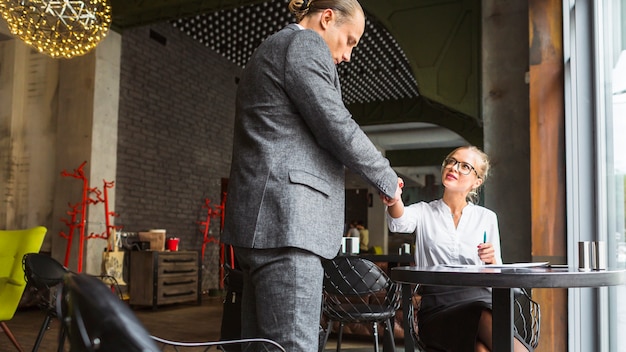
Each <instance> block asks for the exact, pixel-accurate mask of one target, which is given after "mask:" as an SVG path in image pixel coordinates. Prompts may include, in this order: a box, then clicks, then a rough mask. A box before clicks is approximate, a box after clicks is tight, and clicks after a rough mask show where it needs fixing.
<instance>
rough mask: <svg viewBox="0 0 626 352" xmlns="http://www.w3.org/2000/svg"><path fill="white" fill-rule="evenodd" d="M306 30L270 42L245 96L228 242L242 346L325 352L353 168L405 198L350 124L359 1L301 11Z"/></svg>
mask: <svg viewBox="0 0 626 352" xmlns="http://www.w3.org/2000/svg"><path fill="white" fill-rule="evenodd" d="M289 7H290V10H291V11H292V13H294V15H295V17H296V21H297V24H291V25H288V26H287V27H285V28H284V29H282V30H281V31H279V32H277V33H276V34H274V35H272V36H270V37H269V38H267V39H266V40H265V41H264V42H263V43H262V44H261V45H260V46H259V48H258V49H257V50H256V52H255V53H254V55H253V56H252V58H251V59H250V61H249V62H248V63H247V64H246V68H245V70H244V72H243V75H242V77H241V80H240V82H239V89H238V92H237V106H236V119H235V136H234V146H233V160H232V165H231V174H230V179H229V189H228V199H227V202H226V210H225V224H224V232H223V235H222V241H223V242H224V243H227V244H231V245H233V246H234V247H235V254H236V257H237V260H238V262H239V265H240V266H241V269H242V271H243V273H244V287H243V301H242V337H264V338H269V339H273V340H275V341H277V342H279V343H280V344H282V345H283V346H284V347H285V349H286V350H287V351H290V352H298V351H317V348H318V327H319V322H320V314H321V310H320V308H321V291H322V279H323V269H322V266H321V260H322V259H323V258H333V257H335V255H337V253H338V251H339V248H340V245H341V237H342V232H343V224H344V213H345V210H344V197H345V181H344V175H345V174H344V166H347V167H348V168H350V169H351V170H353V171H354V172H356V173H358V174H359V175H361V176H362V177H363V178H364V179H366V180H367V181H369V182H370V183H371V184H372V186H374V187H375V188H376V189H378V190H379V192H380V194H381V197H382V198H383V199H384V201H385V203H389V204H393V202H394V201H395V200H397V199H399V197H400V192H399V191H398V192H396V190H397V189H398V177H397V175H396V173H395V172H394V171H393V169H392V168H391V167H390V165H389V162H388V161H387V159H385V158H384V157H383V156H382V155H381V153H380V152H379V151H378V150H377V149H376V148H375V146H374V145H373V144H372V143H371V141H370V140H369V139H368V138H367V136H366V135H365V134H364V133H363V131H362V130H361V129H360V128H359V126H358V125H357V123H356V122H355V121H354V120H353V119H352V116H351V115H350V112H349V111H348V110H347V109H346V107H345V106H344V104H343V101H342V98H341V90H340V85H339V76H338V73H337V68H336V65H338V64H340V63H341V62H343V61H349V60H350V55H351V52H352V49H353V48H354V47H355V46H356V45H357V43H358V41H359V39H360V38H361V35H362V34H363V31H364V28H365V15H364V13H363V9H362V8H361V6H360V4H359V3H358V2H357V1H356V0H312V1H302V0H291V2H290V4H289Z"/></svg>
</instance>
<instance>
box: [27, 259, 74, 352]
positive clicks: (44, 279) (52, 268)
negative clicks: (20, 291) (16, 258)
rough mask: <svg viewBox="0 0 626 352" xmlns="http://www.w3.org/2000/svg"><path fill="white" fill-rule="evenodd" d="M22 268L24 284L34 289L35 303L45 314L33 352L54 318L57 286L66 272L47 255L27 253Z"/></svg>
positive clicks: (65, 269) (37, 347)
mask: <svg viewBox="0 0 626 352" xmlns="http://www.w3.org/2000/svg"><path fill="white" fill-rule="evenodd" d="M22 267H23V269H24V275H25V278H26V282H27V283H28V284H29V285H30V286H31V287H33V288H34V289H35V293H36V295H37V301H38V302H37V303H38V306H39V308H40V309H41V310H43V311H44V312H45V313H46V316H45V318H44V321H43V323H42V324H41V327H40V328H39V333H38V334H37V339H36V340H35V345H34V346H33V352H35V351H37V350H38V349H39V345H40V344H41V341H42V339H43V335H44V333H45V332H46V330H48V327H49V325H50V320H51V319H52V318H56V309H55V298H54V297H56V289H57V287H58V285H59V284H60V283H61V282H63V275H65V274H66V273H67V272H68V270H67V268H65V267H64V266H63V265H61V263H59V262H57V261H56V260H54V259H53V258H52V257H50V256H49V255H45V254H40V253H28V254H26V255H24V257H23V258H22Z"/></svg>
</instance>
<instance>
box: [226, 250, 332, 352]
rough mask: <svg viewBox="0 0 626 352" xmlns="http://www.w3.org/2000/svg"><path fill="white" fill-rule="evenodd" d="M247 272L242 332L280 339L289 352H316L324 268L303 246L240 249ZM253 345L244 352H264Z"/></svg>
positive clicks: (238, 256) (242, 265) (244, 271)
mask: <svg viewBox="0 0 626 352" xmlns="http://www.w3.org/2000/svg"><path fill="white" fill-rule="evenodd" d="M235 255H236V256H237V260H238V261H239V265H240V267H241V269H242V271H243V277H244V284H243V295H242V307H241V314H242V317H241V318H242V321H241V328H242V331H241V334H242V337H243V338H250V337H263V338H268V339H272V340H274V341H276V342H278V343H280V344H281V345H282V346H283V347H284V348H285V350H287V351H289V352H309V351H310V352H317V349H318V344H319V324H320V315H321V304H322V280H323V276H324V269H323V268H322V264H321V258H320V257H319V256H318V255H316V254H313V253H311V252H309V251H306V250H303V249H299V248H292V247H288V248H274V249H251V248H241V247H236V248H235ZM259 347H260V346H258V345H256V346H249V348H248V349H245V351H264V349H263V348H259Z"/></svg>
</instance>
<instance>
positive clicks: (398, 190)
mask: <svg viewBox="0 0 626 352" xmlns="http://www.w3.org/2000/svg"><path fill="white" fill-rule="evenodd" d="M402 187H404V181H403V180H402V179H401V178H400V177H398V187H397V188H396V194H395V195H394V197H393V198H389V197H387V196H386V195H384V194H382V193H380V200H381V201H382V202H383V204H385V205H386V206H388V207H391V206H393V205H394V204H396V203H397V202H398V201H399V200H400V199H402Z"/></svg>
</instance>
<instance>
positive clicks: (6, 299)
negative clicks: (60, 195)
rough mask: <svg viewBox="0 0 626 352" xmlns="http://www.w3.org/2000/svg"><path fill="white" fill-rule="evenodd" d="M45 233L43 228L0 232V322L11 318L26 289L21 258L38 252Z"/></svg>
mask: <svg viewBox="0 0 626 352" xmlns="http://www.w3.org/2000/svg"><path fill="white" fill-rule="evenodd" d="M46 231H47V229H46V228H45V227H43V226H37V227H33V228H30V229H25V230H0V302H2V304H1V305H0V321H5V320H10V319H12V318H13V315H14V314H15V310H16V309H17V306H18V304H19V302H20V299H21V298H22V294H23V293H24V288H25V287H26V280H25V278H24V269H23V267H22V258H23V257H24V255H25V254H27V253H37V252H39V250H40V249H41V245H42V244H43V239H44V237H45V236H46Z"/></svg>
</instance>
